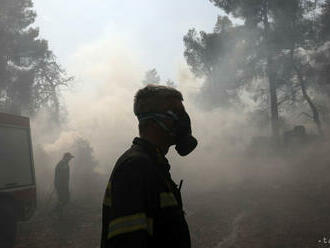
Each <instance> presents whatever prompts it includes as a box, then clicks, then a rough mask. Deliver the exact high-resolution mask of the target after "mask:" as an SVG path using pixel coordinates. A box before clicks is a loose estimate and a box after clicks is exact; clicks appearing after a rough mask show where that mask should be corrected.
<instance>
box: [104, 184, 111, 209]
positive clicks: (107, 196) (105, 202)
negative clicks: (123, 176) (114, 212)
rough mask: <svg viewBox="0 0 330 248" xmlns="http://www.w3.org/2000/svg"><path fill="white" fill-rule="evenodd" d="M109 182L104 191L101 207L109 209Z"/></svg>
mask: <svg viewBox="0 0 330 248" xmlns="http://www.w3.org/2000/svg"><path fill="white" fill-rule="evenodd" d="M111 203H112V201H111V182H109V183H108V186H107V189H106V190H105V194H104V198H103V205H105V206H107V207H111Z"/></svg>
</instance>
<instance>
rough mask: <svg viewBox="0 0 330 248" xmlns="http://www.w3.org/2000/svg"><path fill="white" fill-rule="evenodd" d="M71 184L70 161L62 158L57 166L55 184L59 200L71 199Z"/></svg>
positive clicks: (66, 200)
mask: <svg viewBox="0 0 330 248" xmlns="http://www.w3.org/2000/svg"><path fill="white" fill-rule="evenodd" d="M69 184H70V167H69V162H68V161H65V160H61V161H60V162H59V163H58V164H57V165H56V168H55V178H54V185H55V189H56V192H57V194H58V197H59V200H60V201H63V202H68V201H69V199H70V193H69Z"/></svg>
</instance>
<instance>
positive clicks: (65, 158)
mask: <svg viewBox="0 0 330 248" xmlns="http://www.w3.org/2000/svg"><path fill="white" fill-rule="evenodd" d="M73 158H74V156H73V155H72V154H71V153H70V152H66V153H64V155H63V159H64V160H66V161H70V160H71V159H73Z"/></svg>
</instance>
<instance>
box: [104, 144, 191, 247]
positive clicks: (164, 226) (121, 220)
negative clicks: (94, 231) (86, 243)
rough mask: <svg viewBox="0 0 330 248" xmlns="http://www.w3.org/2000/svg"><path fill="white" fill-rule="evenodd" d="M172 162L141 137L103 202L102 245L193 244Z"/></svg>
mask: <svg viewBox="0 0 330 248" xmlns="http://www.w3.org/2000/svg"><path fill="white" fill-rule="evenodd" d="M169 169H170V165H169V164H168V161H167V159H166V158H165V157H164V156H163V155H162V154H161V153H160V151H159V150H158V149H157V148H156V147H155V146H153V145H152V144H150V143H149V142H147V141H146V140H143V139H140V138H135V139H134V141H133V145H132V146H131V148H130V149H129V150H127V151H126V152H125V153H124V154H123V155H122V156H121V157H120V158H119V159H118V161H117V163H116V165H115V167H114V169H113V171H112V174H111V177H110V180H109V182H108V186H107V189H106V192H105V196H104V200H103V216H102V244H101V247H102V248H109V247H111V248H122V247H134V248H142V247H143V248H150V247H157V248H162V247H166V248H168V247H171V248H176V247H180V248H190V234H189V229H188V225H187V222H186V220H185V217H184V212H183V209H182V200H181V194H180V191H179V189H178V188H177V185H176V184H175V183H174V182H173V181H172V179H171V175H170V173H169Z"/></svg>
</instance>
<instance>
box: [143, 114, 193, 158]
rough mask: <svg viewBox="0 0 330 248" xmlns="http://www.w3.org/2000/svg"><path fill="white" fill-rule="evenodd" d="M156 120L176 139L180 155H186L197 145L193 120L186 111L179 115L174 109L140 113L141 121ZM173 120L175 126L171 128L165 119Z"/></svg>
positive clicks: (176, 148) (176, 146) (176, 147)
mask: <svg viewBox="0 0 330 248" xmlns="http://www.w3.org/2000/svg"><path fill="white" fill-rule="evenodd" d="M148 119H152V120H154V121H155V122H156V123H157V124H158V125H159V126H160V127H161V128H162V129H163V130H164V131H166V132H167V133H168V134H169V135H171V136H172V137H174V139H175V150H176V151H177V152H178V153H179V155H180V156H186V155H188V154H189V153H191V152H192V151H193V150H194V149H195V148H196V146H197V144H198V142H197V140H196V138H195V137H193V136H192V132H191V122H190V117H189V115H188V114H187V113H186V112H184V113H183V114H180V115H177V114H175V113H173V112H172V111H167V112H165V113H153V112H152V113H143V114H139V115H138V120H139V121H140V122H142V121H144V120H148ZM165 119H168V120H173V121H174V127H173V128H169V127H168V126H167V125H166V124H165V123H164V121H163V120H165Z"/></svg>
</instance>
